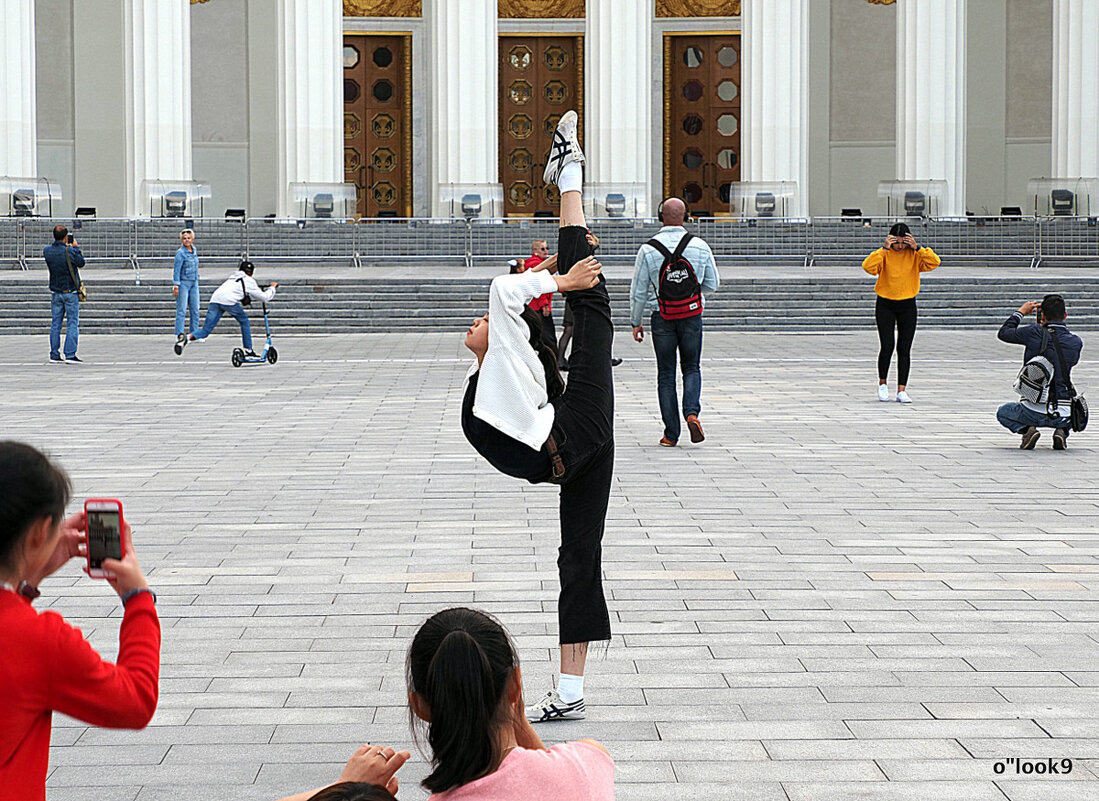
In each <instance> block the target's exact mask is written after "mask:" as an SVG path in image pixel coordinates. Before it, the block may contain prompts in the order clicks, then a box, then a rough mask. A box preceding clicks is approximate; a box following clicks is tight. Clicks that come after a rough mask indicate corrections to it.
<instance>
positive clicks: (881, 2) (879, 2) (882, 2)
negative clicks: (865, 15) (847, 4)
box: [866, 0, 897, 6]
mask: <svg viewBox="0 0 1099 801" xmlns="http://www.w3.org/2000/svg"><path fill="white" fill-rule="evenodd" d="M866 2H868V3H873V4H874V5H876V6H891V5H893V4H894V3H895V2H897V0H866Z"/></svg>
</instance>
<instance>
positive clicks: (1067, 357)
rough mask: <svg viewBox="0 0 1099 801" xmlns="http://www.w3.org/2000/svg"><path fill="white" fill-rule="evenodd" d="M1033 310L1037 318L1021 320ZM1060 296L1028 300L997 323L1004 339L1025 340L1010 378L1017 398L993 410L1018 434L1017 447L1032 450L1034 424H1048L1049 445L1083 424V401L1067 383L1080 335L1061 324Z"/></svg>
mask: <svg viewBox="0 0 1099 801" xmlns="http://www.w3.org/2000/svg"><path fill="white" fill-rule="evenodd" d="M1035 311H1037V312H1038V322H1037V323H1035V324H1033V325H1022V322H1023V318H1024V317H1025V316H1026V315H1028V314H1031V313H1033V312H1035ZM1067 316H1068V315H1067V314H1066V313H1065V299H1064V298H1063V297H1061V296H1060V295H1046V296H1045V297H1044V298H1042V300H1041V302H1040V303H1039V302H1038V301H1033V300H1028V301H1027V302H1026V303H1024V304H1023V305H1022V306H1020V307H1019V310H1018V311H1016V312H1013V313H1012V315H1011V316H1010V317H1008V318H1007V320H1006V321H1005V322H1004V324H1003V325H1002V326H1000V333H999V334H997V336H998V337H999V338H1000V339H1001V340H1002V341H1004V342H1011V343H1014V344H1016V345H1023V346H1025V348H1026V350H1025V351H1024V352H1023V368H1022V369H1021V370H1020V371H1019V376H1018V378H1017V379H1016V380H1015V391H1016V392H1018V393H1019V400H1018V402H1016V403H1005V404H1004V405H1003V406H1001V407H1000V408H999V409H998V410H997V412H996V419H997V420H999V421H1000V424H1001V425H1002V426H1003V427H1004V428H1006V429H1008V430H1010V431H1012V432H1014V433H1016V434H1019V435H1020V436H1021V440H1020V442H1019V447H1020V448H1022V449H1023V450H1033V448H1034V445H1035V444H1036V443H1037V442H1038V439H1039V438H1040V437H1041V436H1042V433H1041V432H1040V431H1039V430H1038V429H1039V428H1052V429H1053V449H1054V450H1058V451H1063V450H1065V448H1067V447H1068V435H1069V431H1070V430H1074V431H1083V430H1084V426H1086V425H1087V403H1086V402H1085V401H1084V398H1083V396H1082V395H1077V393H1076V389H1075V388H1074V387H1073V386H1072V378H1071V371H1072V368H1073V367H1074V366H1075V365H1076V363H1077V362H1079V361H1080V351H1081V350H1082V349H1083V347H1084V343H1083V341H1082V340H1081V339H1080V337H1078V336H1076V334H1073V333H1071V332H1070V331H1069V330H1068V326H1066V325H1065V318H1066V317H1067Z"/></svg>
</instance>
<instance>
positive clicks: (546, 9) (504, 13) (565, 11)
mask: <svg viewBox="0 0 1099 801" xmlns="http://www.w3.org/2000/svg"><path fill="white" fill-rule="evenodd" d="M496 13H497V14H499V15H500V18H501V19H566V18H567V19H583V18H584V0H498V2H497V4H496Z"/></svg>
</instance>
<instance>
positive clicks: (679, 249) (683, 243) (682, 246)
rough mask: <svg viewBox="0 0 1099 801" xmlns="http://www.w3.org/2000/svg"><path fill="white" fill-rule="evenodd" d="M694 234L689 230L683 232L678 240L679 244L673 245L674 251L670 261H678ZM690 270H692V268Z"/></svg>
mask: <svg viewBox="0 0 1099 801" xmlns="http://www.w3.org/2000/svg"><path fill="white" fill-rule="evenodd" d="M694 238H695V236H694V234H692V233H691V232H690V231H688V232H687V233H685V234H683V238H682V239H680V240H679V244H678V245H676V246H675V253H673V254H672V261H678V260H679V259H680V258H682V256H683V251H684V250H686V249H687V245H689V244H690V242H691V240H692V239H694ZM691 272H694V270H693V269H692V270H691Z"/></svg>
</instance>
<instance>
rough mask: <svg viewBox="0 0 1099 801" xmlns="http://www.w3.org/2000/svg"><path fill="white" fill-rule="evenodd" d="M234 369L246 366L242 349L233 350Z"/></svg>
mask: <svg viewBox="0 0 1099 801" xmlns="http://www.w3.org/2000/svg"><path fill="white" fill-rule="evenodd" d="M232 361H233V367H240V366H241V365H242V364H244V351H243V350H241V349H240V348H233V356H232Z"/></svg>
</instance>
